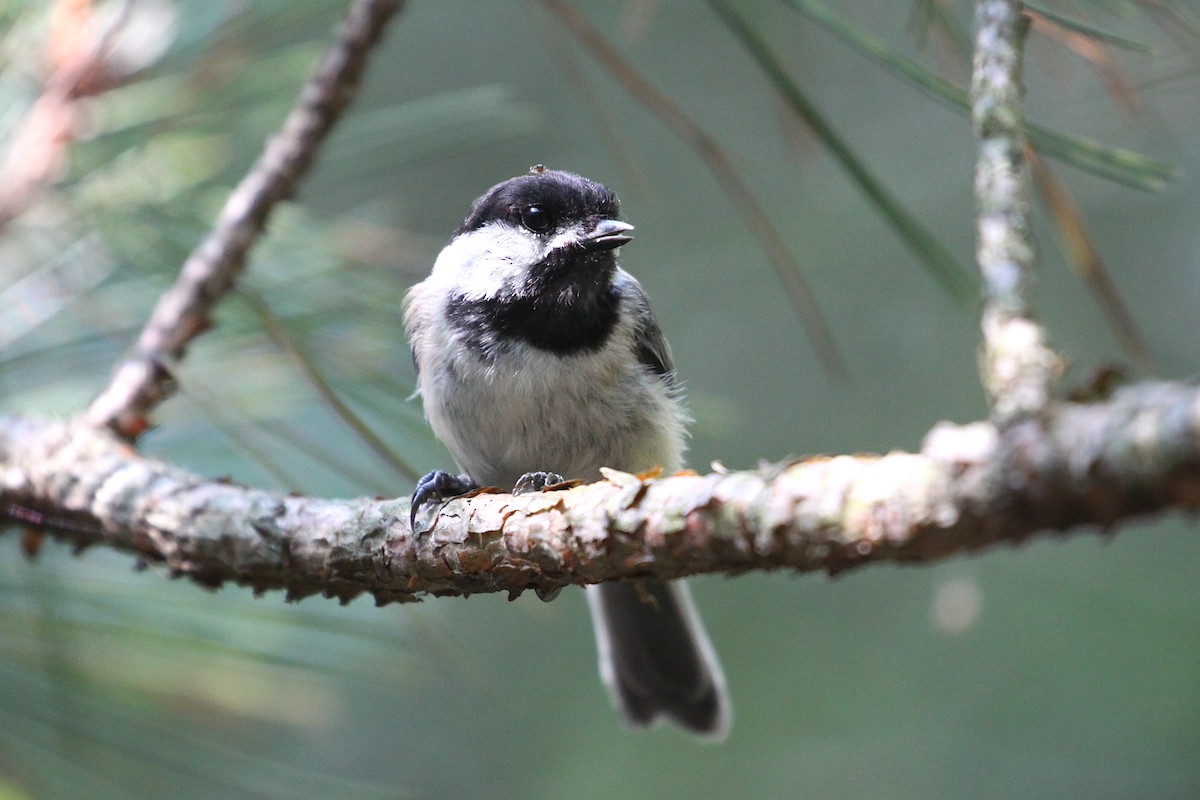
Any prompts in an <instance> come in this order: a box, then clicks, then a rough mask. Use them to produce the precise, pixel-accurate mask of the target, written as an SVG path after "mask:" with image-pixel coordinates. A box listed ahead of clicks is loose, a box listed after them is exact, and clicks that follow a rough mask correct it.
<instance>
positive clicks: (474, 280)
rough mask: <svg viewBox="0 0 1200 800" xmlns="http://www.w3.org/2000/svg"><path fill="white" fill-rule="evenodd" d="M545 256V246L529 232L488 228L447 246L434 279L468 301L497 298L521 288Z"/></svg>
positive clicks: (491, 226)
mask: <svg viewBox="0 0 1200 800" xmlns="http://www.w3.org/2000/svg"><path fill="white" fill-rule="evenodd" d="M545 253H546V247H545V244H544V243H542V242H541V241H540V240H538V239H537V238H536V237H534V236H532V235H531V234H529V233H528V232H527V231H524V230H521V229H517V228H513V227H511V226H508V225H502V224H491V225H485V226H484V227H482V228H480V229H479V230H477V231H472V232H470V233H467V234H464V235H462V236H459V237H458V238H456V239H454V240H453V241H452V242H450V244H448V245H446V247H445V249H443V250H442V252H441V254H440V255H439V256H438V259H437V261H436V262H435V263H434V265H433V272H432V274H431V277H432V278H433V279H434V280H436V281H437V282H438V283H439V284H440V285H442V286H444V287H446V288H447V289H449V290H453V291H455V292H456V293H458V294H462V295H465V296H466V297H468V298H472V299H482V298H486V297H496V296H497V295H501V294H504V293H506V292H511V291H512V290H513V289H514V287H517V286H519V285H520V284H521V282H522V281H523V279H524V277H525V275H526V273H527V270H528V268H529V267H530V266H531V265H533V264H536V263H537V262H538V261H540V260H541V259H542V258H543V257H544V255H545Z"/></svg>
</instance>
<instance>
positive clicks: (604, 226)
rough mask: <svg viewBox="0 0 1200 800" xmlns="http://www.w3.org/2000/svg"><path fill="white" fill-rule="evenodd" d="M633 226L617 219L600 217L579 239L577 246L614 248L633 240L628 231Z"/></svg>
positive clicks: (594, 248)
mask: <svg viewBox="0 0 1200 800" xmlns="http://www.w3.org/2000/svg"><path fill="white" fill-rule="evenodd" d="M632 230H633V226H632V225H630V224H629V223H628V222H621V221H620V220H619V219H602V220H600V221H599V222H597V223H596V227H595V228H593V229H592V232H591V233H589V234H588V235H587V236H585V237H583V238H582V239H580V240H579V246H580V247H582V248H583V249H584V250H615V249H616V248H618V247H620V246H621V245H623V244H626V243H628V242H631V241H633V237H632V236H630V235H629V232H630V231H632Z"/></svg>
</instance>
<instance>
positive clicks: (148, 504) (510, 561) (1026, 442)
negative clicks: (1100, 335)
mask: <svg viewBox="0 0 1200 800" xmlns="http://www.w3.org/2000/svg"><path fill="white" fill-rule="evenodd" d="M397 5H398V3H397V2H384V0H377V1H376V2H372V0H359V2H357V3H356V4H355V7H354V9H355V11H356V12H361V13H366V14H368V16H369V17H370V19H369V20H368V19H367V18H361V19H358V22H357V23H356V22H354V13H355V12H352V14H351V21H348V22H347V23H346V25H345V26H344V27H343V33H342V41H343V43H344V44H346V47H347V48H348V49H347V50H346V51H345V52H343V55H345V56H346V57H347V58H349V59H350V60H351V61H353V60H354V59H355V58H357V59H361V58H362V57H363V56H364V54H365V52H366V50H367V49H369V44H370V41H373V39H372V38H371V37H374V36H377V35H378V33H379V29H380V26H381V25H382V21H383V20H384V19H386V17H387V16H388V15H390V13H391V12H392V11H394V10H395V8H396V6H397ZM978 9H979V14H978V16H977V22H978V31H979V33H978V37H977V57H976V75H975V81H974V90H973V91H974V93H973V103H974V113H975V119H976V123H977V127H978V131H979V135H980V140H981V144H980V165H979V169H978V171H977V180H976V188H977V195H978V197H979V205H980V225H979V233H980V243H979V260H980V266H981V270H982V271H983V273H984V279H985V284H986V286H985V308H984V323H983V330H984V340H985V359H984V361H985V369H984V376H985V382H986V383H987V386H988V390H989V394H990V395H991V396H992V398H993V401H994V408H993V414H992V417H991V420H990V421H987V422H977V423H973V424H969V425H966V426H955V425H950V424H942V425H939V426H938V427H936V428H935V429H934V430H933V431H931V432H930V434H929V435H928V436H927V437H926V440H925V442H924V444H923V446H922V448H921V450H920V451H919V452H916V453H899V452H897V453H890V454H887V455H882V456H870V455H860V456H834V457H824V458H816V459H810V460H807V461H803V462H798V463H794V464H785V465H778V466H776V467H772V468H765V469H763V470H760V471H757V472H735V473H715V474H711V475H705V476H700V475H693V474H680V475H676V476H671V477H667V478H662V479H648V478H645V477H639V476H633V475H624V474H620V473H611V474H610V475H609V476H608V480H605V481H601V482H599V483H595V484H591V485H588V486H581V487H577V488H574V489H571V490H569V491H563V492H550V493H542V494H535V495H526V496H521V497H514V496H511V495H507V494H498V493H496V494H490V493H485V494H480V495H477V496H475V497H471V498H463V499H458V500H454V501H451V502H450V503H448V504H446V505H445V506H443V507H442V508H441V509H439V510H438V512H437V513H436V515H435V519H433V520H428V522H429V525H430V530H429V531H427V532H426V533H424V534H422V535H420V536H414V535H413V533H412V532H411V531H410V530H409V528H408V525H407V522H406V520H407V514H408V502H407V501H405V500H379V499H365V498H363V499H357V500H345V501H338V500H327V499H320V498H310V497H297V496H290V495H282V494H278V493H272V492H266V491H261V490H257V489H253V488H248V487H244V486H237V485H234V484H231V483H229V482H223V481H213V480H208V479H204V478H201V477H199V476H196V475H194V474H191V473H189V472H187V471H185V470H182V469H180V468H178V467H174V466H172V465H169V464H164V463H161V462H158V461H154V460H151V459H147V458H144V457H142V456H140V455H139V454H138V453H137V452H136V451H134V450H133V449H132V448H131V447H129V446H128V445H126V444H123V442H122V440H121V439H120V438H119V436H118V435H117V434H118V433H124V434H125V435H127V436H132V435H135V434H136V428H137V427H138V424H139V423H140V420H141V418H142V416H143V415H144V414H145V413H146V412H147V411H148V410H149V409H150V408H152V407H153V405H154V404H155V403H156V402H158V401H159V400H160V399H162V397H164V396H165V393H166V391H167V387H166V385H165V383H164V382H163V380H162V379H161V376H158V375H156V374H155V373H156V371H161V370H158V367H157V365H158V364H160V363H162V360H163V359H165V358H178V357H180V356H182V354H183V351H184V349H185V348H186V345H187V343H188V341H189V340H190V338H191V337H193V336H194V335H196V334H197V333H199V332H200V330H202V329H203V327H204V325H205V324H206V321H207V315H208V313H209V311H210V310H211V307H212V306H213V304H215V302H216V301H217V300H218V299H219V297H220V296H221V295H222V294H223V293H224V292H225V291H226V290H227V289H228V288H229V286H230V285H231V284H232V281H233V279H234V278H235V277H236V274H237V272H238V270H240V268H241V265H242V263H243V260H244V256H245V253H246V251H247V250H248V248H249V246H250V244H251V243H252V242H253V240H254V239H255V238H256V237H257V236H258V234H259V233H260V232H261V230H262V225H263V223H264V221H265V218H266V213H267V211H268V210H269V208H270V206H271V205H272V204H273V203H274V202H276V201H277V200H278V199H280V198H281V197H284V196H286V195H287V194H288V193H289V192H290V191H291V190H292V187H293V186H294V182H295V180H296V179H297V178H298V177H299V175H300V173H302V172H303V169H304V167H305V166H306V165H307V163H308V162H309V161H311V158H312V155H313V152H315V148H316V147H317V143H318V142H319V140H320V137H321V136H323V135H324V133H325V132H327V130H328V125H330V124H332V121H333V119H335V118H336V112H337V111H338V110H340V105H338V104H339V103H341V104H344V101H345V100H346V97H345V96H344V95H337V93H338V92H343V93H347V94H348V93H349V92H351V91H352V89H353V86H354V85H356V82H357V75H358V74H359V72H360V71H361V68H362V64H361V63H357V65H353V64H347V63H341V62H339V60H338V58H337V57H336V56H331V60H328V61H327V63H326V67H327V69H328V70H331V71H332V72H333V73H338V72H339V70H340V69H342V68H344V69H346V70H347V73H344V74H351V75H353V78H352V79H349V80H346V81H343V80H342V79H335V78H330V82H329V83H326V82H324V81H323V79H322V78H321V75H325V74H326V71H325V70H323V71H322V73H321V74H320V75H318V77H317V78H316V79H314V81H313V82H312V83H311V84H310V86H309V89H308V90H306V93H305V95H304V96H303V98H302V103H301V105H300V107H299V108H298V109H297V110H296V111H295V112H294V113H293V115H292V117H290V118H289V120H290V121H289V125H288V127H287V131H288V132H287V133H285V135H283V136H281V137H280V139H277V140H276V141H274V142H273V143H272V144H271V145H270V146H269V147H268V151H267V154H266V155H265V156H264V161H263V165H261V166H260V167H258V168H256V169H255V171H254V172H253V173H252V174H251V175H250V176H248V178H247V180H246V181H245V182H244V183H243V185H242V187H240V188H239V190H238V192H237V193H235V195H234V197H233V198H231V200H230V204H229V206H228V207H227V209H226V213H224V214H223V215H222V220H221V222H220V223H219V224H218V226H217V228H216V230H214V232H213V234H212V235H211V236H210V237H209V239H208V240H207V241H206V243H205V244H204V245H202V246H201V248H200V249H198V250H197V253H196V254H195V255H194V256H193V258H192V259H191V260H189V262H188V265H187V266H185V269H184V274H183V275H181V277H180V281H179V283H178V284H177V285H176V286H175V287H174V288H173V289H172V290H171V291H170V292H169V293H168V294H167V295H164V297H163V299H162V301H161V302H160V304H159V307H158V309H156V311H155V315H154V317H153V318H152V319H151V320H150V322H149V323H148V324H147V327H146V331H144V332H143V341H142V342H141V343H140V344H139V348H138V350H137V352H136V353H135V355H134V356H133V357H131V358H130V359H129V360H128V361H126V362H125V363H124V364H123V365H122V366H121V368H120V369H119V370H118V372H117V374H116V376H115V377H114V379H113V381H112V383H111V384H110V386H109V389H108V390H107V391H106V392H105V393H104V394H103V395H101V397H100V398H98V399H97V401H96V402H95V403H94V404H93V406H92V408H91V409H90V411H89V413H88V414H87V415H86V417H84V418H83V419H81V420H78V421H75V422H56V421H47V420H42V419H37V418H33V417H28V416H0V523H4V522H9V523H17V524H28V525H32V526H35V527H39V528H43V529H46V530H49V531H51V532H53V533H54V534H55V535H56V536H58V537H60V538H62V539H65V540H68V541H72V542H74V543H75V544H76V545H77V546H80V547H86V546H90V545H95V544H106V545H108V546H112V547H115V548H117V549H120V550H123V551H127V552H131V553H134V554H136V555H137V556H138V557H139V559H141V561H142V562H144V563H147V564H155V565H161V566H162V567H163V568H165V570H166V571H167V572H168V573H169V574H171V575H173V576H188V577H190V578H192V579H193V580H195V581H197V582H199V583H201V584H204V585H207V586H218V585H221V584H223V583H225V582H235V583H238V584H243V585H248V586H251V587H253V588H254V589H255V591H260V592H261V591H268V590H274V589H281V590H284V591H286V592H287V593H288V595H289V597H292V598H299V597H303V596H306V595H310V594H315V593H323V594H325V595H327V596H336V597H339V598H341V599H342V600H349V599H351V598H353V597H355V596H357V595H359V594H362V593H368V594H370V595H372V596H374V598H375V599H376V601H377V602H379V603H387V602H395V601H408V600H414V599H417V598H419V597H420V596H421V595H426V594H428V595H446V594H461V595H466V594H471V593H475V592H489V591H503V592H508V593H509V594H510V595H516V594H520V593H521V592H522V591H524V590H526V589H534V590H535V591H537V592H538V593H539V594H541V595H542V596H551V595H553V593H554V592H555V591H557V590H558V589H559V588H561V587H563V586H565V585H569V584H584V583H593V582H600V581H607V580H617V579H621V578H634V577H643V576H650V575H653V576H657V577H661V578H665V579H671V578H678V577H682V576H685V575H692V574H699V573H714V572H723V573H726V574H737V573H740V572H744V571H747V570H757V569H763V570H767V569H781V568H786V569H793V570H797V571H801V572H806V571H816V570H824V571H827V572H831V573H836V572H841V571H843V570H846V569H850V568H855V567H859V566H862V565H866V564H871V563H881V562H884V563H894V562H904V563H920V562H928V561H933V560H936V559H940V558H944V557H947V556H949V555H952V554H955V553H961V552H968V551H975V550H979V549H982V548H985V547H988V546H991V545H994V544H997V543H1001V542H1007V543H1017V542H1021V541H1024V540H1025V539H1026V538H1028V537H1029V536H1030V535H1032V534H1033V533H1035V532H1037V531H1066V530H1072V531H1074V530H1081V529H1084V528H1085V527H1086V526H1098V527H1099V528H1100V529H1106V528H1109V527H1111V526H1113V525H1115V524H1116V523H1118V522H1120V521H1123V520H1127V519H1130V518H1132V517H1135V516H1137V515H1141V514H1148V513H1161V512H1164V511H1167V510H1171V509H1183V510H1189V511H1190V510H1194V509H1195V508H1196V507H1197V506H1200V388H1197V387H1195V386H1190V385H1186V384H1183V383H1143V384H1138V385H1135V386H1132V387H1129V388H1127V389H1124V390H1121V391H1120V392H1118V393H1117V394H1115V395H1114V396H1113V397H1112V398H1111V399H1109V400H1106V401H1104V402H1099V403H1095V404H1091V405H1080V404H1075V403H1063V402H1058V401H1055V400H1054V399H1053V394H1052V392H1053V383H1054V379H1055V377H1056V371H1057V364H1058V360H1057V356H1056V355H1055V354H1054V353H1053V352H1051V351H1050V350H1049V348H1048V347H1047V346H1046V345H1045V343H1044V334H1043V332H1042V330H1041V328H1040V326H1039V325H1038V324H1037V323H1036V321H1035V319H1034V316H1033V310H1032V299H1031V298H1032V289H1031V281H1030V272H1031V270H1032V266H1033V258H1034V256H1033V250H1032V245H1031V244H1030V242H1029V221H1028V199H1027V183H1028V175H1027V170H1026V168H1025V164H1024V162H1023V148H1022V143H1023V133H1022V123H1021V118H1020V113H1021V112H1020V91H1019V64H1020V34H1021V23H1020V19H1019V4H1018V3H1016V2H1014V1H1013V0H981V2H980V3H979V4H978ZM371 14H375V15H376V16H370V15H371ZM372 20H373V21H372ZM352 31H358V33H359V34H361V35H362V36H364V37H366V39H354V36H352V35H351V32H352ZM356 35H357V34H356ZM348 36H349V37H350V38H351V39H354V41H355V42H357V44H353V45H351V44H349V43H347V37H348ZM351 54H357V55H353V56H352V55H351ZM338 63H341V66H340V67H338V66H336V65H337V64H338ZM321 87H324V88H321ZM331 87H340V88H338V89H336V90H335V89H333V88H331ZM330 91H332V92H333V93H334V95H337V96H332V95H330V94H329V92H330ZM327 103H329V104H332V106H330V107H326V104H327ZM310 112H311V113H312V114H315V115H316V117H315V118H310V117H308V116H306V115H307V114H309V113H310ZM281 141H284V142H287V141H291V143H292V144H294V145H296V146H297V147H300V149H301V151H302V152H299V153H297V152H295V151H292V150H287V149H286V147H285V145H284V144H281V143H280V142H281ZM301 142H308V144H301ZM280 148H283V150H282V151H280ZM277 151H279V152H277ZM272 176H273V177H272ZM105 426H107V427H108V428H109V429H111V430H106V429H105ZM113 431H116V432H117V433H114V432H113Z"/></svg>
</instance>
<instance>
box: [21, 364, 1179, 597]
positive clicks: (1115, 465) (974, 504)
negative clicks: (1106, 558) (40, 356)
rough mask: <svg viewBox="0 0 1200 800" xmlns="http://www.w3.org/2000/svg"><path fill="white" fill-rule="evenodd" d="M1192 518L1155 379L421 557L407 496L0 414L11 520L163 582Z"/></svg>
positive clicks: (296, 587)
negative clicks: (311, 488) (310, 491)
mask: <svg viewBox="0 0 1200 800" xmlns="http://www.w3.org/2000/svg"><path fill="white" fill-rule="evenodd" d="M1197 507H1200V388H1198V387H1196V386H1190V385H1185V384H1181V383H1144V384H1138V385H1136V386H1132V387H1129V388H1126V389H1124V390H1121V391H1120V392H1118V393H1117V394H1116V395H1114V396H1113V398H1112V399H1111V400H1109V401H1107V402H1104V403H1097V404H1094V405H1079V404H1062V405H1060V406H1058V407H1056V409H1055V412H1054V414H1052V415H1051V416H1050V417H1049V418H1048V419H1047V420H1046V421H1045V422H1044V424H1043V423H1042V422H1041V421H1038V420H1032V419H1030V420H1025V421H1023V422H1018V423H1015V424H1012V425H1010V426H1008V427H1005V428H997V427H996V426H995V425H994V424H992V423H988V422H978V423H974V424H972V425H967V426H954V425H950V424H948V423H944V424H942V425H939V426H938V427H936V428H935V429H934V430H933V431H932V432H931V433H930V435H929V436H927V437H926V441H925V444H924V446H923V447H922V449H921V451H920V452H918V453H900V452H895V453H889V454H887V455H884V456H870V455H858V456H835V457H822V458H814V459H809V460H807V461H803V462H799V463H795V464H787V465H780V466H777V467H772V468H766V469H762V470H759V471H756V472H732V473H715V474H711V475H693V474H683V473H681V474H679V475H676V476H672V477H669V478H663V479H659V480H645V479H642V478H639V477H638V476H633V475H625V474H623V473H611V474H610V475H609V480H606V481H601V482H599V483H594V484H590V485H587V486H581V487H577V488H574V489H571V490H569V491H557V492H546V493H542V494H532V495H522V496H518V497H514V496H512V495H507V494H481V495H477V496H475V497H473V498H470V499H460V500H454V501H451V502H450V503H449V504H447V505H445V506H444V507H443V508H442V509H441V510H440V512H439V513H436V514H433V515H431V516H432V517H433V518H434V519H433V520H427V522H428V523H431V524H432V527H431V529H430V530H429V531H428V532H426V533H424V534H423V535H421V536H420V537H419V538H417V539H416V540H415V541H414V538H413V536H412V535H411V533H410V531H409V527H408V502H407V500H384V501H380V500H374V499H367V498H362V499H356V500H342V501H337V500H325V499H319V498H313V497H299V496H293V495H284V494H280V493H274V492H266V491H262V490H258V489H252V488H247V487H244V486H237V485H233V484H230V483H228V482H223V481H212V480H206V479H203V478H200V477H198V476H196V475H193V474H190V473H188V472H186V471H184V470H181V469H179V468H177V467H173V466H170V465H167V464H164V463H161V462H157V461H153V460H151V459H147V458H144V457H142V456H140V455H138V454H137V453H136V452H134V451H133V450H132V449H131V448H129V447H126V446H124V445H122V443H121V442H120V441H119V440H118V439H116V438H115V437H114V436H113V435H112V434H110V433H107V432H105V431H101V430H97V429H95V428H92V427H90V426H86V425H83V424H81V423H78V422H76V423H62V422H51V421H46V420H43V419H37V418H32V417H20V416H7V417H0V523H2V522H5V521H8V522H13V523H18V524H32V525H35V526H39V527H44V528H46V529H48V530H50V531H52V532H54V534H55V535H56V536H58V537H59V538H61V539H64V540H67V541H72V542H74V543H76V544H77V545H78V546H81V547H82V546H87V545H96V544H105V545H108V546H110V547H114V548H116V549H119V550H123V551H126V552H131V553H134V554H137V555H138V556H139V557H140V558H141V559H143V560H144V561H146V562H148V563H151V564H161V565H163V566H164V567H165V568H166V571H167V572H168V573H169V574H170V575H171V576H187V577H189V578H191V579H193V580H195V581H196V582H198V583H201V584H204V585H207V586H218V585H221V584H223V583H225V582H234V583H238V584H243V585H249V586H251V587H253V588H254V589H255V590H256V591H260V592H261V591H267V590H274V589H282V590H285V591H287V592H288V594H289V597H291V598H300V597H304V596H307V595H311V594H317V593H323V594H325V595H326V596H330V597H334V596H336V597H339V598H341V599H342V600H343V601H348V600H349V599H351V598H353V597H355V596H356V595H358V594H362V593H366V594H370V595H372V596H374V598H375V600H376V601H377V602H379V603H387V602H394V601H408V600H415V599H419V597H420V596H421V595H467V594H473V593H477V592H508V593H509V594H510V595H516V594H520V593H521V592H522V591H524V590H526V589H534V590H535V591H538V592H539V593H540V594H543V595H545V594H546V593H552V592H553V591H554V590H555V589H557V588H559V587H562V586H566V585H570V584H584V583H594V582H599V581H609V580H617V579H621V578H632V577H644V576H648V575H654V576H659V577H662V578H668V579H669V578H679V577H682V576H685V575H692V574H698V573H726V574H738V573H741V572H745V571H747V570H775V569H791V570H796V571H799V572H811V571H827V572H831V573H836V572H841V571H843V570H846V569H850V568H857V567H860V566H864V565H867V564H875V563H897V562H899V563H924V562H930V561H935V560H939V559H943V558H946V557H949V556H951V555H954V554H957V553H965V552H972V551H977V550H980V549H983V548H987V547H990V546H993V545H995V544H999V543H1009V544H1015V543H1019V542H1022V541H1024V540H1026V539H1027V538H1028V537H1029V536H1030V535H1031V534H1033V533H1034V532H1037V531H1042V530H1057V531H1067V530H1070V531H1072V532H1079V531H1083V530H1089V529H1090V530H1093V531H1094V530H1096V528H1095V527H1091V526H1099V527H1100V529H1107V528H1110V527H1112V526H1113V525H1115V524H1117V523H1118V522H1123V521H1125V520H1128V519H1130V518H1132V517H1134V516H1137V515H1142V514H1148V513H1161V512H1164V511H1167V510H1171V509H1187V510H1195V509H1196V508H1197Z"/></svg>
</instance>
